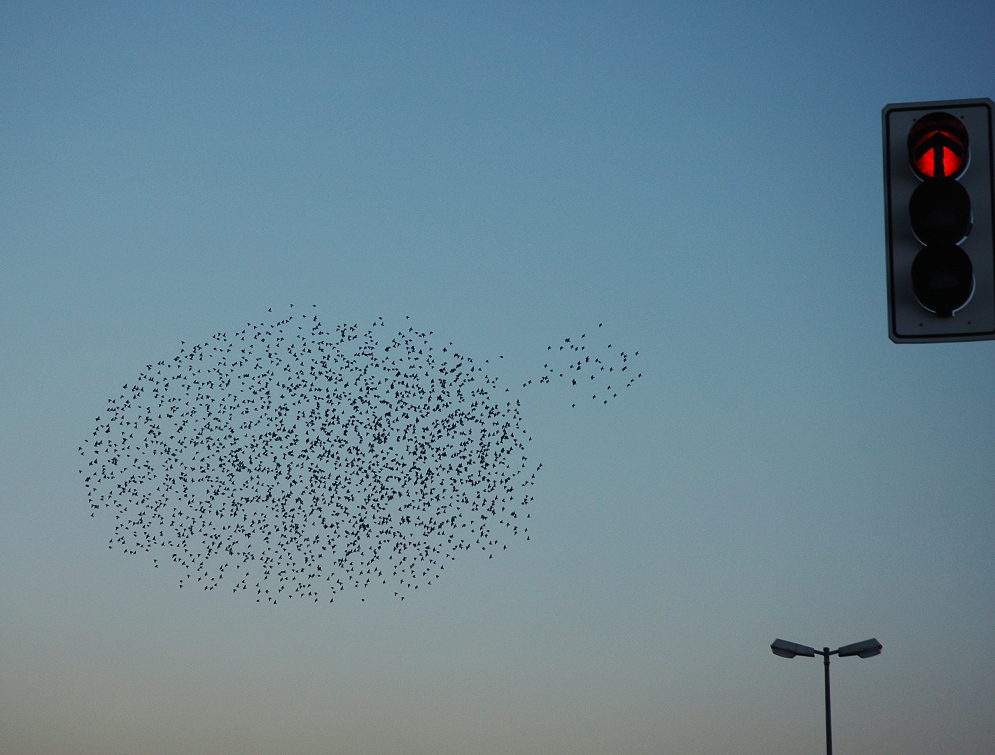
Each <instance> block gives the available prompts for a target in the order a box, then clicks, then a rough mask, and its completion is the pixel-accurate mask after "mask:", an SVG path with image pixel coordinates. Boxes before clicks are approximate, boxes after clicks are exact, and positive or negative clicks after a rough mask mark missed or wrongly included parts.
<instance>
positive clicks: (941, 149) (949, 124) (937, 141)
mask: <svg viewBox="0 0 995 755" xmlns="http://www.w3.org/2000/svg"><path fill="white" fill-rule="evenodd" d="M967 149H968V144H967V129H966V128H965V127H964V124H963V123H962V122H961V120H960V119H959V118H956V117H954V116H952V115H950V114H949V113H930V114H929V115H924V116H923V117H922V118H920V119H919V120H917V121H916V122H915V123H914V124H913V126H912V128H911V130H910V131H909V159H910V160H911V161H912V168H913V169H914V170H915V172H916V173H917V174H918V175H919V177H920V178H955V177H957V176H958V175H960V173H961V172H963V170H964V168H965V167H966V166H967V155H968V152H967Z"/></svg>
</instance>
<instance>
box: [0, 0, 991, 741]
mask: <svg viewBox="0 0 995 755" xmlns="http://www.w3.org/2000/svg"><path fill="white" fill-rule="evenodd" d="M993 26H995V11H993V10H992V7H991V5H990V4H989V3H983V2H946V3H937V2H850V3H843V4H824V3H811V2H801V3H799V2H790V3H789V2H779V3H773V2H771V3H763V4H760V5H757V4H745V3H727V2H708V1H705V2H697V3H693V4H691V3H666V2H653V3H651V2H629V3H621V2H614V3H613V2H578V3H517V2H500V3H486V2H485V3H444V2H431V1H429V2H422V3H400V2H385V3H377V4H372V3H370V4H364V3H327V2H322V3H307V2H299V3H282V4H271V3H258V2H244V3H237V4H228V3H204V2H198V3H188V2H173V3H163V4H153V3H134V2H129V3H120V2H76V3H53V2H37V1H35V2H31V3H27V2H4V3H2V4H0V71H2V73H0V102H2V107H0V227H2V229H3V231H2V233H0V391H2V396H3V401H2V402H0V751H2V752H4V753H10V754H11V755H34V754H36V753H37V754H41V753H45V754H50V753H66V754H67V755H69V754H72V755H76V754H77V753H78V754H80V755H84V754H85V755H89V754H91V753H92V754H98V753H100V754H102V755H108V754H109V755H118V754H121V755H126V754H129V753H130V754H132V755H135V754H137V753H141V754H148V755H159V754H163V755H165V754H166V753H177V752H184V753H205V754H206V753H212V754H213V753H219V754H227V753H232V754H234V753H239V754H240V755H254V754H256V753H259V754H260V755H262V754H266V753H343V754H352V753H355V754H357V755H363V754H365V753H371V754H372V753H399V754H418V753H425V754H426V755H429V754H432V755H438V754H440V753H452V754H453V755H461V754H463V753H465V754H467V755H490V754H492V753H493V754H495V755H496V754H498V753H502V754H504V753H523V754H525V753H551V754H556V753H570V754H571V755H584V754H586V753H591V754H593V753H599V754H600V753H610V754H615V753H617V754H619V755H635V754H637V753H638V754H643V753H668V755H704V754H711V753H742V754H743V755H753V754H755V755H760V754H763V755H788V754H789V753H791V754H792V755H798V754H802V755H805V754H806V753H820V752H823V751H824V748H825V742H824V728H823V727H824V719H823V715H824V708H823V679H822V671H823V670H822V668H821V667H820V666H821V659H819V658H815V659H812V658H795V659H793V660H790V661H789V660H785V659H783V658H778V657H776V656H774V655H773V654H772V653H771V652H770V649H769V645H770V643H771V642H772V641H773V640H774V639H775V638H779V637H780V638H783V639H786V640H790V641H793V642H798V643H802V644H805V645H812V646H815V647H818V648H822V647H823V646H829V647H830V648H832V649H835V648H837V647H839V646H841V645H845V644H848V643H852V642H857V641H860V640H864V639H867V638H870V637H876V638H877V639H878V640H880V641H881V643H882V644H883V652H882V654H881V655H880V656H878V657H876V658H872V659H866V660H865V659H859V658H843V659H836V658H835V657H834V660H833V664H832V667H831V670H832V675H833V676H832V683H833V687H832V689H833V738H834V746H835V748H836V751H837V752H839V753H852V754H854V755H891V754H893V753H894V754H898V753H902V755H919V754H922V755H925V754H927V753H935V752H956V753H962V754H970V753H978V754H981V753H991V752H992V751H993V748H995V667H993V662H992V659H991V653H990V652H989V651H988V648H989V646H990V645H991V644H992V641H993V640H995V595H993V585H995V555H993V553H995V550H993V544H995V507H993V492H995V465H993V464H992V459H993V454H995V395H993V381H992V375H993V373H995V343H992V342H987V341H980V342H970V343H954V344H912V345H897V344H894V343H892V342H891V341H890V340H889V339H888V325H887V287H886V270H885V248H884V206H883V187H882V156H881V150H882V148H881V109H882V108H883V107H884V106H885V105H887V104H889V103H897V102H910V101H926V100H946V99H958V98H974V97H993V96H995V89H993V84H992V82H993V81H995V76H993V74H995V39H993V37H992V35H991V33H990V32H991V29H992V28H993ZM291 304H293V305H295V309H299V308H302V307H309V308H311V311H312V312H313V313H315V314H314V316H316V317H319V319H320V321H321V322H322V323H323V325H324V326H325V327H326V328H334V327H335V326H336V325H339V324H356V325H358V327H359V328H360V329H365V328H369V327H370V326H371V325H372V324H373V323H374V322H378V318H383V321H384V323H385V325H384V329H385V330H384V332H388V333H404V332H408V328H415V329H416V330H421V331H423V332H426V333H427V332H428V331H431V332H432V334H433V335H432V336H431V339H432V343H433V344H435V345H436V346H437V347H438V348H442V347H444V346H448V344H453V348H454V349H458V350H459V351H460V353H461V354H466V355H469V356H470V357H472V359H473V361H474V363H475V364H478V365H482V366H483V367H484V368H486V371H487V374H488V375H489V376H490V377H492V378H493V379H494V380H496V381H497V383H496V384H497V385H499V386H501V389H502V390H503V389H504V388H506V389H507V394H506V395H507V396H508V397H509V398H512V399H513V400H514V401H515V402H520V405H518V406H517V409H518V411H519V414H520V418H521V426H522V428H523V432H525V433H526V434H527V436H528V438H529V440H528V443H527V447H526V450H527V454H526V455H527V456H528V458H529V460H530V461H531V462H533V463H535V464H536V465H538V464H540V463H541V464H542V468H541V469H540V470H539V472H538V473H537V475H536V484H535V485H534V486H533V487H532V489H531V495H532V496H533V497H534V500H533V501H532V502H531V503H530V504H529V512H530V519H529V521H530V527H529V533H528V536H527V537H528V539H525V538H524V537H522V536H521V535H518V536H515V537H507V538H504V536H502V538H503V539H502V540H501V545H502V547H501V548H500V549H496V550H494V551H493V553H491V554H485V553H481V552H477V551H467V552H465V553H460V554H458V556H457V557H456V558H454V559H453V560H452V561H449V562H447V565H446V567H445V569H444V570H443V571H442V573H441V576H440V577H439V578H438V579H436V580H433V582H432V584H431V585H424V586H420V589H418V590H417V592H416V593H409V594H408V595H407V596H406V599H405V600H404V601H403V602H402V601H400V600H399V599H398V598H396V597H395V596H394V595H392V594H391V592H390V591H389V590H387V589H386V588H380V589H378V588H376V587H375V586H371V587H367V588H350V589H346V590H343V591H341V592H340V593H338V594H337V595H336V596H335V600H334V601H324V600H322V601H319V602H311V601H301V600H297V601H294V600H287V601H280V602H278V603H277V604H275V605H274V604H271V603H268V602H257V601H256V600H255V596H254V595H253V594H251V593H249V592H243V591H229V590H227V589H219V590H213V591H205V590H201V589H199V588H198V587H197V586H196V585H194V586H192V587H191V586H189V585H185V586H184V587H183V588H180V587H179V584H180V580H181V579H182V577H183V576H184V575H183V573H182V570H181V569H179V568H178V567H176V566H175V565H174V564H172V563H170V562H169V558H168V555H166V556H165V558H164V557H163V554H161V553H159V554H157V553H144V552H139V553H138V554H137V555H135V554H128V553H125V552H124V551H123V550H122V549H121V548H114V547H111V548H109V547H108V544H109V542H110V541H111V539H112V537H113V534H114V520H113V518H112V516H111V515H110V513H109V512H107V511H106V510H98V511H95V512H94V513H95V514H96V515H95V516H92V517H91V516H90V513H91V508H90V501H89V500H88V497H87V491H86V489H85V487H84V482H83V477H82V476H81V475H80V469H81V468H82V467H83V466H85V465H86V463H87V462H86V457H85V456H81V455H80V452H79V448H80V447H81V446H84V444H85V442H86V441H87V439H88V438H90V437H91V436H92V433H93V432H94V429H95V428H96V427H97V425H98V422H99V421H100V419H101V418H102V417H105V416H106V409H107V407H108V400H109V399H114V398H116V397H118V396H120V395H121V394H122V386H125V385H128V384H132V383H133V382H134V381H135V380H136V379H138V377H139V375H140V374H142V372H143V370H145V368H146V365H149V364H155V363H157V362H158V361H160V360H170V359H172V358H173V357H174V356H176V355H177V354H179V353H180V349H182V348H189V346H190V344H205V343H208V342H210V340H211V339H212V337H213V336H214V335H215V334H217V333H219V332H224V333H235V332H237V331H239V330H240V329H243V328H245V327H246V325H247V323H256V324H259V323H272V322H275V319H274V318H276V317H277V314H278V313H286V312H288V311H289V308H290V305H291ZM271 309H272V312H271V311H270V310H271ZM599 324H601V325H602V327H600V328H599V327H598V326H599ZM588 334H592V335H588ZM593 334H597V336H598V337H599V338H603V339H604V340H605V341H606V342H611V343H612V344H613V346H614V348H616V349H623V348H624V349H627V350H630V352H632V353H634V352H635V351H638V352H639V367H638V369H639V371H640V372H641V373H642V378H640V379H639V380H638V381H636V382H635V383H633V384H632V385H631V386H630V387H628V388H627V389H625V390H623V391H619V396H618V398H617V399H615V400H613V401H612V402H611V403H608V404H601V403H597V402H593V401H591V402H588V403H584V402H583V401H581V402H579V403H578V402H576V401H575V400H574V398H573V396H574V394H573V393H571V388H570V386H567V385H565V384H561V383H553V384H548V385H540V384H538V381H537V379H538V378H539V377H540V376H541V375H543V374H544V373H543V369H544V368H543V364H545V363H546V360H547V347H548V346H552V345H554V344H563V343H565V339H566V338H573V339H576V338H577V337H578V336H580V335H585V336H587V337H589V338H594V335H593ZM605 348H606V347H605ZM529 380H533V381H536V382H534V383H533V385H531V386H530V385H528V381H529ZM523 384H526V385H525V386H524V387H523ZM502 395H505V394H503V393H502ZM572 403H577V406H571V404H572ZM149 492H150V494H151V491H149ZM504 545H506V546H507V548H506V549H505V548H504V547H503V546H504ZM489 555H493V558H489V557H488V556H489ZM157 556H158V558H159V563H160V565H159V567H156V566H155V565H154V564H153V558H154V557H157Z"/></svg>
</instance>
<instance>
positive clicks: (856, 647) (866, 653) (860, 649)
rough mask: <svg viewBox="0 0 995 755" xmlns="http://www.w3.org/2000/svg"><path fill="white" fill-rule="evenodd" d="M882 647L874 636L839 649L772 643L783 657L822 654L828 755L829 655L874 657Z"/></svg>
mask: <svg viewBox="0 0 995 755" xmlns="http://www.w3.org/2000/svg"><path fill="white" fill-rule="evenodd" d="M881 647H882V645H881V643H880V642H878V641H877V640H876V639H874V638H873V637H872V638H871V639H869V640H864V641H863V642H855V643H853V644H852V645H844V646H843V647H841V648H839V649H837V650H830V649H829V648H823V649H822V650H816V649H815V648H811V647H809V646H808V645H799V644H798V643H797V642H788V641H787V640H780V639H778V640H774V641H773V642H772V643H771V644H770V649H771V652H773V653H774V655H779V656H781V657H782V658H794V657H795V656H796V655H804V656H806V657H808V658H814V657H815V656H816V655H821V656H822V659H823V663H824V664H825V668H826V755H833V726H832V718H831V717H830V715H829V656H831V655H838V656H839V657H840V658H846V657H847V656H851V655H855V656H857V657H858V658H873V657H874V656H875V655H881Z"/></svg>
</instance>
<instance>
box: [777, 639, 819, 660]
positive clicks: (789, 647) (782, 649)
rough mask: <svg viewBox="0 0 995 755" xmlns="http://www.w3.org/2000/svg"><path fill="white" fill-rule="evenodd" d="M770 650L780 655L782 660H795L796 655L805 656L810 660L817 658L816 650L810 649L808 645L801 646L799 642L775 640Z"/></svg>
mask: <svg viewBox="0 0 995 755" xmlns="http://www.w3.org/2000/svg"><path fill="white" fill-rule="evenodd" d="M770 649H771V652H772V653H773V654H774V655H779V656H781V657H782V658H794V657H795V656H796V655H804V656H808V657H809V658H814V657H815V648H810V647H809V646H808V645H799V644H798V643H797V642H788V641H787V640H780V639H778V640H774V641H773V642H772V643H770Z"/></svg>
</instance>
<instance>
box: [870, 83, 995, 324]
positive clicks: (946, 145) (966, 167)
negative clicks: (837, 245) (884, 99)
mask: <svg viewBox="0 0 995 755" xmlns="http://www.w3.org/2000/svg"><path fill="white" fill-rule="evenodd" d="M993 109H995V102H992V101H991V100H990V99H987V98H983V99H975V100H948V101H941V102H907V103H900V104H895V105H888V106H886V107H885V108H884V110H883V111H882V113H881V115H882V125H883V135H884V189H885V200H884V201H885V236H886V243H887V250H888V260H887V262H888V331H889V333H888V334H889V336H890V337H891V340H892V341H894V342H895V343H935V342H942V341H979V340H987V339H995V236H993V232H992V215H993V202H992V200H993V197H995V166H993V161H992V153H993V148H992V115H993Z"/></svg>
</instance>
